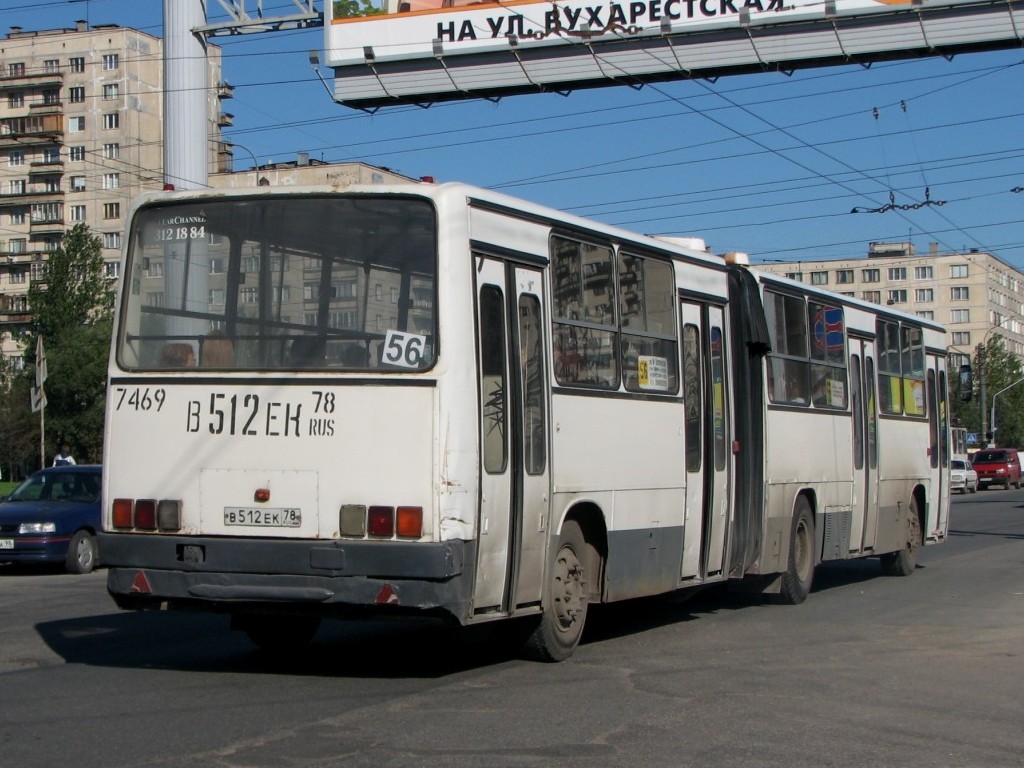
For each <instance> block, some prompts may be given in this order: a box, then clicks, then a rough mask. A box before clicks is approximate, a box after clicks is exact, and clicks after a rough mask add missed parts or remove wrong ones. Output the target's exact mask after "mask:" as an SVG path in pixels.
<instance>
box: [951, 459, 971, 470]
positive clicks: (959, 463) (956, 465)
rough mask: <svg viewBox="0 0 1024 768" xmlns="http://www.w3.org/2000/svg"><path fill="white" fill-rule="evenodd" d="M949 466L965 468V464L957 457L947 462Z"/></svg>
mask: <svg viewBox="0 0 1024 768" xmlns="http://www.w3.org/2000/svg"><path fill="white" fill-rule="evenodd" d="M949 467H950V469H967V464H965V463H964V462H962V461H959V460H957V459H953V461H951V462H949Z"/></svg>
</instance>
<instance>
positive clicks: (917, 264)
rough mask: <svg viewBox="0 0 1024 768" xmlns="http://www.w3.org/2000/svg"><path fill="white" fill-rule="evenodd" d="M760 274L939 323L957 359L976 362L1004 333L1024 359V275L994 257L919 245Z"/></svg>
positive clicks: (876, 247) (876, 248)
mask: <svg viewBox="0 0 1024 768" xmlns="http://www.w3.org/2000/svg"><path fill="white" fill-rule="evenodd" d="M757 268H758V269H760V270H763V271H766V272H772V273H775V274H780V275H785V276H786V277H789V278H792V279H794V280H799V281H801V282H805V283H809V284H811V285H818V286H821V287H823V288H827V289H829V290H831V291H835V292H836V293H841V294H844V295H846V296H854V297H856V298H858V299H863V300H865V301H870V302H873V303H875V304H886V305H889V306H892V307H894V308H895V309H899V310H902V311H904V312H910V313H911V314H915V315H918V316H920V317H925V318H928V319H929V320H934V321H936V322H938V323H940V324H941V325H944V326H945V327H946V334H947V336H946V338H947V344H948V346H949V347H950V352H951V354H953V355H965V356H966V355H970V354H971V353H972V352H973V350H974V348H975V347H976V346H977V345H978V344H981V343H983V342H984V341H987V340H988V338H990V337H991V336H992V335H993V333H999V334H1000V335H1002V336H1003V338H1004V339H1005V341H1006V344H1007V349H1008V350H1010V351H1011V352H1013V353H1014V354H1016V355H1018V356H1020V357H1022V358H1024V272H1021V271H1020V270H1018V269H1016V268H1015V267H1012V266H1010V265H1009V264H1007V263H1006V262H1004V261H1002V260H1001V259H999V258H998V257H997V256H995V255H993V254H991V253H986V252H984V251H980V250H977V249H970V250H967V251H963V252H955V253H942V252H940V251H939V248H938V245H937V244H935V243H933V244H932V245H931V246H930V247H929V249H928V251H927V252H926V253H918V252H917V250H916V248H915V246H914V244H913V243H911V242H902V243H871V244H870V246H869V249H868V254H867V256H866V257H863V258H859V259H848V260H838V261H801V262H790V263H784V264H758V265H757Z"/></svg>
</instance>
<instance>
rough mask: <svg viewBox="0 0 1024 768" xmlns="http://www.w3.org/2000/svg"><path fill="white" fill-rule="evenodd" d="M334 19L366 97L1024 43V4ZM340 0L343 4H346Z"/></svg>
mask: <svg viewBox="0 0 1024 768" xmlns="http://www.w3.org/2000/svg"><path fill="white" fill-rule="evenodd" d="M387 2H389V3H390V5H389V6H388V7H386V8H385V12H384V13H381V14H377V15H369V16H351V17H340V18H336V17H335V4H334V3H331V2H328V3H325V22H326V23H325V30H326V31H325V37H326V39H325V63H326V64H327V65H328V66H330V67H332V68H333V69H334V77H335V99H336V100H337V101H340V102H342V103H344V104H348V105H350V106H355V107H373V106H381V105H387V104H402V103H424V102H430V101H439V100H444V99H453V98H496V97H500V96H503V95H506V94H511V93H526V92H537V91H557V92H561V91H566V90H572V89H575V88H583V87H592V86H597V85H610V84H623V83H628V84H637V83H643V82H651V81H657V80H669V79H680V78H688V77H713V76H717V75H722V74H737V73H741V72H751V71H765V70H771V69H775V70H783V71H787V70H790V69H794V68H796V67H800V66H822V65H830V64H841V63H850V62H868V61H872V60H878V59H893V58H901V57H911V56H921V55H939V54H942V55H950V54H953V53H959V52H962V51H965V50H984V49H996V48H1009V47H1019V46H1020V41H1021V37H1020V34H1021V32H1020V30H1024V0H1005V1H1004V2H1000V3H992V2H989V0H984V1H982V0H909V1H906V2H904V1H902V0H899V1H897V0H622V1H621V2H619V1H616V0H613V1H612V2H609V1H608V0H566V1H565V2H551V0H548V1H547V2H538V1H537V0H509V1H508V2H487V1H486V0H485V1H484V2H479V1H477V0H387ZM337 6H338V7H339V8H341V7H342V6H343V4H341V3H339V4H337Z"/></svg>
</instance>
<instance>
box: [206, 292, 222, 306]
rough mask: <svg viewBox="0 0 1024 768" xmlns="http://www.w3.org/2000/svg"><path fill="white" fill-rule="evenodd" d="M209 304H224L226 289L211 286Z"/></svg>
mask: <svg viewBox="0 0 1024 768" xmlns="http://www.w3.org/2000/svg"><path fill="white" fill-rule="evenodd" d="M208 303H209V304H223V303H224V289H223V288H211V289H210V301H209V302H208Z"/></svg>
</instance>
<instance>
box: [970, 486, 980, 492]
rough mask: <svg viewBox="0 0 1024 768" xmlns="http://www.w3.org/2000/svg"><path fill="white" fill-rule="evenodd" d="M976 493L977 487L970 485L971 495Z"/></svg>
mask: <svg viewBox="0 0 1024 768" xmlns="http://www.w3.org/2000/svg"><path fill="white" fill-rule="evenodd" d="M977 492H978V486H977V484H974V485H972V486H971V493H977Z"/></svg>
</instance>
